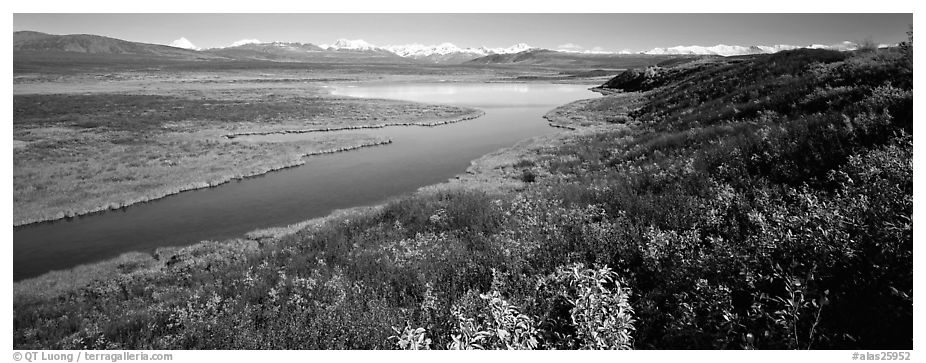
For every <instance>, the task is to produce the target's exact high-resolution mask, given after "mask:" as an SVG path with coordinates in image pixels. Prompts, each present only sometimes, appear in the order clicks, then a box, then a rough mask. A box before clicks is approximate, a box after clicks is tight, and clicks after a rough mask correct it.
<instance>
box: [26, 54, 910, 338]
mask: <svg viewBox="0 0 926 363" xmlns="http://www.w3.org/2000/svg"><path fill="white" fill-rule="evenodd" d="M912 80H913V77H912V55H911V54H910V51H909V48H904V47H901V48H894V49H876V50H867V51H862V52H853V53H839V52H834V51H825V50H794V51H786V52H781V53H777V54H773V55H760V56H746V57H734V58H713V59H708V60H698V61H692V62H678V63H676V64H670V65H666V66H664V67H652V68H649V69H647V70H641V71H634V72H632V73H629V74H625V75H622V76H619V77H617V78H615V80H613V81H611V82H608V83H607V84H606V85H605V87H607V88H610V89H622V87H624V86H625V85H626V87H628V88H631V89H633V90H634V91H635V92H637V93H633V94H628V93H616V94H613V95H611V96H607V97H604V98H601V99H599V100H595V101H589V102H579V103H574V104H571V105H569V106H568V107H567V108H564V109H560V110H558V112H556V113H551V115H548V117H549V118H551V122H554V123H557V124H564V125H569V124H571V125H574V126H576V127H579V128H580V130H579V131H576V132H574V133H570V132H567V133H565V134H568V135H565V136H562V139H561V140H562V142H551V143H547V144H544V145H539V146H537V145H535V146H534V147H525V148H522V149H521V150H520V151H517V152H520V153H521V154H519V155H522V159H523V160H515V161H512V162H511V163H509V164H508V165H505V166H500V167H499V168H501V169H504V171H505V172H504V173H499V174H498V175H507V176H508V178H510V179H512V181H513V184H512V185H514V187H511V188H501V189H493V190H491V191H486V190H485V189H481V188H479V187H478V185H477V186H474V187H466V184H463V186H457V187H454V188H444V189H438V190H430V191H424V192H421V193H418V194H415V195H412V196H405V197H401V198H398V199H396V200H393V201H391V202H389V203H387V204H385V205H383V206H381V207H379V208H374V209H370V210H365V211H362V212H356V213H347V214H340V215H337V216H334V217H331V218H329V219H327V220H325V221H324V222H323V223H320V224H315V225H311V226H307V227H305V228H304V229H301V230H298V231H296V232H294V233H290V234H286V235H283V236H279V237H273V238H264V239H261V240H260V241H259V242H258V241H254V240H245V239H240V240H234V241H226V242H208V243H201V244H198V245H194V246H191V247H186V248H182V249H164V250H162V251H159V252H158V254H157V255H156V258H150V257H148V258H146V257H139V256H136V257H131V256H128V257H125V258H123V259H122V260H119V262H118V263H115V265H116V266H115V267H114V270H107V271H110V272H107V273H105V274H104V273H97V275H96V276H98V277H97V278H92V279H87V280H80V281H76V280H66V279H60V280H55V279H54V278H53V277H54V276H50V277H46V278H38V279H33V280H28V281H24V282H22V283H18V284H17V285H16V291H15V294H14V301H13V330H14V333H13V345H14V347H15V348H17V349H33V348H43V349H102V348H110V349H129V348H131V349H158V348H197V349H220V348H245V349H247V348H253V349H284V348H288V349H389V348H395V349H448V348H449V349H626V348H635V349H666V348H676V349H678V348H700V349H824V348H838V349H912V339H913V302H912V298H913V224H912V210H913V199H912V196H913V177H912V167H913V165H912V155H913V136H912V133H913V117H912V115H913V112H912V109H913V94H912ZM586 125H587V126H586ZM511 152H516V151H511ZM51 287H55V288H51Z"/></svg>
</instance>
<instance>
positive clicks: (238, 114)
mask: <svg viewBox="0 0 926 363" xmlns="http://www.w3.org/2000/svg"><path fill="white" fill-rule="evenodd" d="M215 77H216V76H215V75H210V76H208V77H204V78H207V79H213V80H214V78H215ZM287 79H288V78H287ZM168 80H169V81H164V80H162V79H157V80H153V81H145V82H139V81H137V80H135V79H130V80H129V81H126V82H114V83H113V84H103V85H94V84H90V87H88V88H89V91H84V92H77V90H78V89H79V88H80V86H81V83H80V82H78V84H71V83H67V84H64V85H60V84H55V85H56V87H52V88H54V89H58V90H59V91H62V90H64V91H72V92H68V93H54V94H48V93H43V92H42V90H44V88H42V87H45V86H44V85H35V84H27V85H17V86H16V87H14V88H19V89H20V92H19V93H18V94H15V95H14V97H13V110H14V111H13V138H14V142H13V144H14V150H13V164H14V168H13V170H14V172H13V200H14V225H20V224H25V223H31V222H36V221H43V220H53V219H59V218H64V217H68V216H74V215H81V214H85V213H89V212H94V211H100V210H107V209H116V208H121V207H124V206H127V205H131V204H134V203H138V202H144V201H148V200H152V199H157V198H161V197H164V196H167V195H171V194H175V193H179V192H181V191H184V190H190V189H196V188H203V187H209V186H215V185H218V184H221V183H224V182H227V181H230V180H234V179H240V178H243V177H247V176H253V175H259V174H262V173H266V172H268V171H271V170H277V169H281V168H285V167H291V166H296V165H301V164H302V163H303V157H304V156H306V155H313V154H318V153H324V152H331V151H340V150H349V149H352V148H357V147H363V146H375V145H382V144H385V143H388V142H390V140H388V139H385V138H383V137H379V136H373V135H369V134H364V133H363V132H361V131H359V130H358V131H357V132H350V133H344V132H339V133H317V134H315V135H312V137H311V138H308V139H303V140H301V141H299V142H285V143H280V142H253V141H247V140H243V139H234V138H228V137H226V136H228V135H237V134H261V133H276V132H288V131H301V130H307V129H309V130H312V129H344V128H357V127H367V126H380V125H383V124H440V123H445V122H455V121H459V120H465V119H469V118H473V117H478V116H479V115H481V112H479V111H477V110H473V109H465V108H459V107H452V106H438V105H425V104H419V103H411V102H400V101H392V100H361V99H352V98H346V97H333V96H328V95H327V94H326V92H325V91H324V89H322V88H320V87H319V86H317V85H316V86H313V85H311V84H306V83H293V82H259V81H255V79H254V78H247V77H245V78H244V79H235V82H232V83H220V84H219V85H218V86H216V85H215V84H212V83H208V82H192V80H193V78H185V79H184V82H187V83H177V82H179V81H178V80H175V79H168ZM276 80H277V81H279V79H276ZM221 81H222V79H221V78H219V79H218V80H217V82H221ZM57 85H60V86H61V87H57ZM39 86H41V87H39ZM30 87H33V88H30ZM69 87H73V88H69ZM28 91H35V92H36V93H31V94H30V93H27V92H28Z"/></svg>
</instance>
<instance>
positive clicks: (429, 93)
mask: <svg viewBox="0 0 926 363" xmlns="http://www.w3.org/2000/svg"><path fill="white" fill-rule="evenodd" d="M332 87H333V90H332V94H335V95H340V96H351V97H361V98H388V99H398V100H407V101H417V102H425V103H439V104H450V105H459V106H467V107H473V108H478V109H481V110H483V111H485V115H484V116H482V117H479V118H477V119H474V120H468V121H463V122H459V123H453V124H448V125H442V126H437V127H419V126H408V127H387V128H383V129H373V130H364V132H366V133H370V134H378V135H383V136H387V137H389V138H391V139H392V140H393V143H392V144H389V145H385V146H377V147H370V148H362V149H358V150H354V151H348V152H342V153H336V154H328V155H319V156H311V157H309V158H308V159H307V160H306V163H305V164H304V165H302V166H299V167H294V168H289V169H284V170H280V171H275V172H271V173H268V174H265V175H262V176H257V177H253V178H246V179H243V180H240V181H236V182H230V183H227V184H223V185H220V186H218V187H215V188H207V189H199V190H194V191H188V192H183V193H180V194H176V195H173V196H169V197H166V198H163V199H158V200H155V201H151V202H148V203H142V204H137V205H133V206H130V207H128V208H125V209H122V210H117V211H107V212H102V213H97V214H92V215H87V216H83V217H78V218H73V219H69V220H61V221H55V222H45V223H36V224H30V225H26V226H22V227H16V228H14V230H13V280H14V281H18V280H21V279H24V278H29V277H34V276H38V275H40V274H43V273H46V272H48V271H52V270H61V269H67V268H71V267H74V266H77V265H81V264H86V263H92V262H96V261H101V260H105V259H108V258H113V257H116V256H118V255H120V254H122V253H125V252H130V251H143V252H152V251H154V250H155V249H156V248H158V247H162V246H183V245H190V244H194V243H196V242H199V241H202V240H223V239H228V238H235V237H240V236H243V235H244V234H245V233H246V232H249V231H252V230H255V229H260V228H266V227H272V226H284V225H289V224H292V223H296V222H300V221H304V220H307V219H311V218H316V217H322V216H325V215H327V214H329V213H331V212H332V211H333V210H335V209H342V208H350V207H355V206H362V205H372V204H377V203H380V202H383V201H385V200H387V199H388V198H390V197H394V196H398V195H402V194H407V193H410V192H414V191H415V190H417V189H418V188H420V187H422V186H426V185H430V184H435V183H440V182H443V181H446V180H447V179H449V178H452V177H453V176H455V175H457V174H460V173H462V172H464V171H465V170H466V168H467V167H468V166H469V164H470V161H472V160H474V159H477V158H479V157H480V156H482V155H485V154H487V153H490V152H492V151H495V150H498V149H501V148H504V147H508V146H511V145H514V144H515V143H517V142H518V141H520V140H523V139H526V138H530V137H534V136H540V135H544V134H550V133H554V132H562V130H560V129H554V128H552V127H549V126H548V125H547V122H546V120H544V119H543V118H542V116H543V115H544V114H545V113H546V112H548V111H550V110H552V109H553V108H555V107H557V106H560V105H563V104H566V103H569V102H572V101H575V100H578V99H583V98H592V97H597V94H596V93H594V92H591V91H588V90H587V88H588V87H589V86H585V85H568V84H511V83H462V84H459V83H419V84H382V85H359V86H332ZM353 132H356V131H353ZM268 137H276V138H281V137H299V135H298V134H290V135H271V136H268ZM278 141H279V140H278Z"/></svg>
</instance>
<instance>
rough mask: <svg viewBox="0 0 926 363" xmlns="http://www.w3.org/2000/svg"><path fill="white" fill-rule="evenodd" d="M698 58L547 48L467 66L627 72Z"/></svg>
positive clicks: (491, 57)
mask: <svg viewBox="0 0 926 363" xmlns="http://www.w3.org/2000/svg"><path fill="white" fill-rule="evenodd" d="M697 57H699V56H692V55H684V56H679V55H647V54H588V53H568V52H558V51H554V50H548V49H532V50H528V51H524V52H520V53H514V54H492V55H488V56H485V57H481V58H476V59H473V60H470V61H468V62H465V63H464V64H471V65H521V66H525V65H526V66H538V67H582V68H608V69H626V68H639V67H647V66H652V65H656V64H658V63H660V62H663V61H666V60H670V59H678V58H686V59H694V58H697Z"/></svg>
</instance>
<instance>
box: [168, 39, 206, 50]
mask: <svg viewBox="0 0 926 363" xmlns="http://www.w3.org/2000/svg"><path fill="white" fill-rule="evenodd" d="M168 45H170V46H171V47H177V48H183V49H192V50H200V48H199V47H197V46H196V45H195V44H193V42H191V41H189V40H187V38H184V37H180V39H177V40H174V41H172V42H170V44H168Z"/></svg>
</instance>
